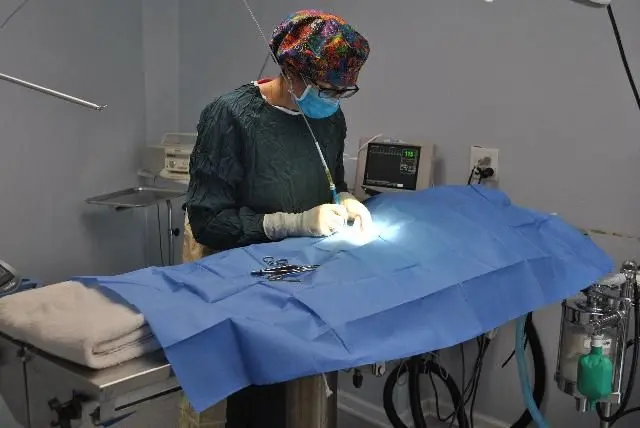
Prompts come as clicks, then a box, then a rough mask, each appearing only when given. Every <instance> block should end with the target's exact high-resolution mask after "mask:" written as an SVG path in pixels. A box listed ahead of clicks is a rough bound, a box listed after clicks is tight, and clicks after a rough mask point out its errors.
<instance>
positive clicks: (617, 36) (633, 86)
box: [607, 5, 640, 109]
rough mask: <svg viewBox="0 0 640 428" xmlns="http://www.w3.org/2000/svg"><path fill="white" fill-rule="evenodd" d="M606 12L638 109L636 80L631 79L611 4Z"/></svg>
mask: <svg viewBox="0 0 640 428" xmlns="http://www.w3.org/2000/svg"><path fill="white" fill-rule="evenodd" d="M607 13H608V14H609V21H610V22H611V27H612V28H613V34H614V36H615V38H616V43H617V45H618V51H619V52H620V58H621V59H622V65H623V66H624V71H625V72H626V73H627V79H628V80H629V84H630V85H631V90H632V91H633V96H634V97H635V99H636V103H637V104H638V108H639V109H640V94H638V88H637V87H636V82H635V81H634V80H633V74H632V73H631V68H630V67H629V61H627V54H626V53H625V52H624V46H623V44H622V37H621V36H620V31H619V30H618V24H617V23H616V17H615V16H614V14H613V8H612V7H611V5H608V6H607Z"/></svg>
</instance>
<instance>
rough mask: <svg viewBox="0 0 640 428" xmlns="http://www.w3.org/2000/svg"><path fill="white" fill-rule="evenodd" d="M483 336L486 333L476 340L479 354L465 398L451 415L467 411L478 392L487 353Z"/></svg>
mask: <svg viewBox="0 0 640 428" xmlns="http://www.w3.org/2000/svg"><path fill="white" fill-rule="evenodd" d="M482 338H484V335H483V336H480V337H478V338H476V340H477V342H478V354H477V355H476V360H475V362H474V364H473V372H472V374H471V378H470V379H469V382H468V383H467V385H466V386H464V389H463V391H462V397H463V400H462V401H461V402H460V404H459V407H454V411H453V412H452V413H451V415H450V417H451V416H452V415H454V414H457V413H458V412H460V411H462V412H465V408H466V406H467V404H469V401H471V400H473V397H474V395H475V393H476V392H477V388H478V376H479V373H480V371H481V368H482V363H483V360H484V354H485V353H484V352H483V347H482V346H481V341H482V340H483V339H482ZM487 346H488V344H487ZM485 351H486V349H485ZM467 394H468V395H467ZM448 419H449V418H447V420H448ZM445 422H446V421H445ZM453 422H454V419H451V421H450V423H449V428H451V427H452V426H453Z"/></svg>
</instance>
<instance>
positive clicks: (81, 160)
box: [0, 0, 145, 281]
mask: <svg viewBox="0 0 640 428" xmlns="http://www.w3.org/2000/svg"><path fill="white" fill-rule="evenodd" d="M141 19H142V18H141V7H140V2H137V1H134V2H132V1H128V0H94V1H91V2H87V1H82V0H66V1H65V2H63V3H60V2H49V1H41V0H40V1H30V2H29V3H28V4H27V5H26V6H25V7H24V8H23V9H22V11H21V12H20V13H19V14H17V15H16V16H15V18H14V19H13V20H11V21H10V22H9V24H8V26H7V27H6V28H5V29H4V31H2V32H1V33H0V54H1V55H2V58H3V61H2V66H1V68H2V72H3V73H6V74H11V75H15V76H18V77H22V78H24V79H26V80H31V81H33V82H35V83H38V84H41V85H44V86H50V87H53V88H56V89H59V90H61V91H63V92H64V91H66V92H69V93H71V94H73V95H76V96H79V97H85V98H88V99H90V100H95V101H96V102H99V103H106V104H108V105H109V108H108V109H106V110H104V111H102V112H96V111H91V110H88V109H84V108H82V107H79V106H76V105H73V104H69V103H66V102H63V101H60V100H57V99H54V98H51V97H48V96H45V95H42V94H40V93H36V92H32V91H29V90H27V89H24V88H21V87H17V86H14V85H10V84H8V83H5V82H0V129H1V130H2V141H3V142H2V152H1V154H0V179H1V181H2V186H0V200H1V201H2V213H1V214H0V219H1V220H2V221H1V222H0V230H2V239H0V258H2V259H5V260H6V261H8V262H10V263H12V264H13V265H15V267H16V268H17V269H19V270H20V271H21V272H23V273H24V274H25V275H31V276H35V277H38V278H41V279H43V280H45V281H53V280H61V279H66V278H67V277H68V276H69V275H73V274H88V273H113V272H122V271H127V270H130V269H134V268H137V267H139V266H140V265H141V264H142V262H143V256H142V245H141V244H142V239H143V236H142V235H141V234H140V233H139V232H138V230H139V228H138V227H136V224H135V222H136V219H137V214H136V213H133V212H129V213H119V214H115V213H113V212H111V211H109V210H106V209H100V208H95V207H91V206H88V205H86V204H85V203H84V202H83V201H84V199H85V198H87V197H90V196H95V195H98V194H101V193H104V192H110V191H114V190H118V189H120V188H124V187H126V186H130V185H132V184H135V183H137V177H136V174H135V171H136V168H137V166H138V163H139V147H140V146H141V144H143V142H144V133H145V112H144V110H145V98H144V94H145V93H144V69H143V55H142V26H141V24H140V23H141ZM116 28H117V30H116Z"/></svg>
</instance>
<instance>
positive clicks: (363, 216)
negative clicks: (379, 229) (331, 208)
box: [338, 192, 373, 233]
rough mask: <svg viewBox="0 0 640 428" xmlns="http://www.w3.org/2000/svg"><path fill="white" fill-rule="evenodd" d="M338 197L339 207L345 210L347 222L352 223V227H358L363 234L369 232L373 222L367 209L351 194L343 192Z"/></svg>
mask: <svg viewBox="0 0 640 428" xmlns="http://www.w3.org/2000/svg"><path fill="white" fill-rule="evenodd" d="M338 196H339V197H340V205H342V206H343V207H345V209H346V210H347V218H348V220H350V221H353V222H354V223H353V226H354V227H360V230H361V231H362V232H364V233H368V232H370V231H371V229H372V228H373V220H372V219H371V213H370V212H369V210H368V209H367V207H365V206H364V204H363V203H362V202H360V201H359V200H357V199H356V198H355V196H353V195H352V194H351V193H348V192H343V193H340V194H339V195H338Z"/></svg>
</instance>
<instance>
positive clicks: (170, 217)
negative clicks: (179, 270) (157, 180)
mask: <svg viewBox="0 0 640 428" xmlns="http://www.w3.org/2000/svg"><path fill="white" fill-rule="evenodd" d="M167 225H168V228H169V244H168V246H169V260H168V262H169V266H173V252H174V251H173V239H174V238H175V237H174V235H173V206H172V205H171V199H167Z"/></svg>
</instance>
